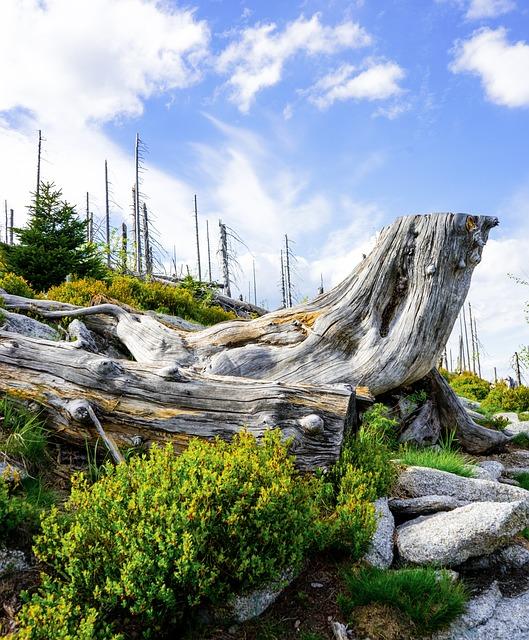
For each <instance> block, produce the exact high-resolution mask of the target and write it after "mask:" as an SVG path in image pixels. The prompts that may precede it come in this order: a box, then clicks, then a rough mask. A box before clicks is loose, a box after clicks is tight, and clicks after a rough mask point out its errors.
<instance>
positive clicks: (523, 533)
mask: <svg viewBox="0 0 529 640" xmlns="http://www.w3.org/2000/svg"><path fill="white" fill-rule="evenodd" d="M520 535H521V536H523V537H524V538H525V539H526V540H529V527H525V529H522V531H520Z"/></svg>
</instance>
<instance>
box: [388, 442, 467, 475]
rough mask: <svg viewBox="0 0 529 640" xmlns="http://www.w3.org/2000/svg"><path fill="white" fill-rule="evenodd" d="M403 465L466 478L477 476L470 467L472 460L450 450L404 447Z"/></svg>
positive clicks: (402, 453)
mask: <svg viewBox="0 0 529 640" xmlns="http://www.w3.org/2000/svg"><path fill="white" fill-rule="evenodd" d="M399 458H400V460H401V461H402V462H403V464H405V465H408V466H413V467H429V468H431V469H439V470H440V471H447V472H448V473H455V474H456V475H458V476H463V477H464V478H474V477H475V474H474V472H473V470H472V468H471V467H470V466H469V465H470V463H471V459H470V458H469V457H468V456H466V455H464V454H462V453H460V452H459V451H454V450H453V449H449V448H441V449H426V448H425V449H417V448H415V447H411V446H409V445H406V446H403V447H402V448H401V450H400V452H399Z"/></svg>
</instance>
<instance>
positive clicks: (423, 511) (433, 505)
mask: <svg viewBox="0 0 529 640" xmlns="http://www.w3.org/2000/svg"><path fill="white" fill-rule="evenodd" d="M466 504H468V502H467V501H465V500H458V499H457V498H454V497H452V496H437V495H435V496H421V497H420V498H391V499H390V500H389V508H390V509H391V511H393V513H397V514H399V515H402V516H411V515H417V516H419V515H428V514H432V513H437V512H438V511H451V510H452V509H457V507H464V506H465V505H466Z"/></svg>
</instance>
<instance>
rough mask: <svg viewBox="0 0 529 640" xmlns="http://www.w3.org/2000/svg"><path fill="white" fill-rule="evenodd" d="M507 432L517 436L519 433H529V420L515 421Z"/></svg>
mask: <svg viewBox="0 0 529 640" xmlns="http://www.w3.org/2000/svg"><path fill="white" fill-rule="evenodd" d="M505 433H509V434H511V435H513V436H517V435H518V434H519V433H527V434H528V435H529V422H527V421H525V422H521V421H519V422H515V423H514V424H510V425H509V426H508V427H507V428H506V429H505Z"/></svg>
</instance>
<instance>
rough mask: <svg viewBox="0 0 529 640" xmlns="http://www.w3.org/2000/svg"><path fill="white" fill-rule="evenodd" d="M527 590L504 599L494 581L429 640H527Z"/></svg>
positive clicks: (528, 633) (528, 615)
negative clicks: (448, 624) (449, 625)
mask: <svg viewBox="0 0 529 640" xmlns="http://www.w3.org/2000/svg"><path fill="white" fill-rule="evenodd" d="M528 638H529V591H524V592H522V593H521V594H519V595H517V596H515V597H512V598H507V597H504V596H503V595H502V593H501V591H500V589H499V587H498V584H497V583H496V582H494V583H493V584H492V585H491V586H490V587H489V588H488V589H487V590H486V591H484V592H482V593H480V594H479V595H477V596H474V597H473V598H472V599H471V600H470V602H469V603H468V606H467V611H466V612H465V613H464V614H463V615H462V616H461V617H460V618H459V619H457V620H456V621H455V622H454V623H453V624H452V626H451V627H450V628H449V629H447V630H446V631H442V632H439V633H436V634H435V635H434V636H432V640H528Z"/></svg>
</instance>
